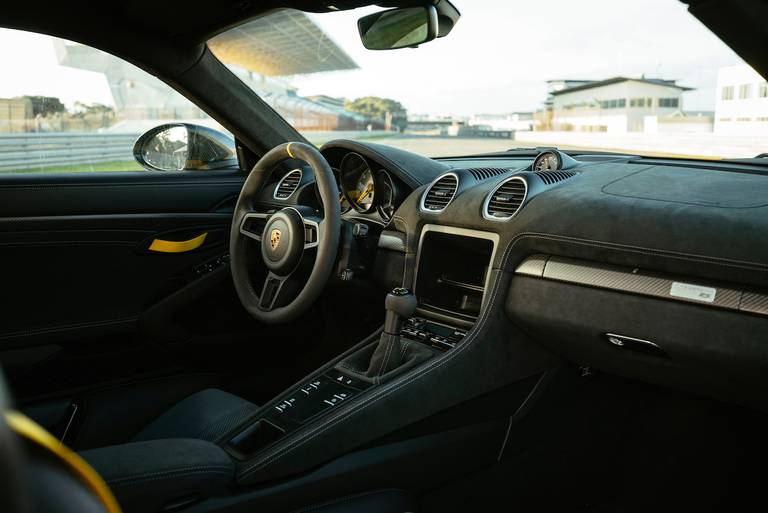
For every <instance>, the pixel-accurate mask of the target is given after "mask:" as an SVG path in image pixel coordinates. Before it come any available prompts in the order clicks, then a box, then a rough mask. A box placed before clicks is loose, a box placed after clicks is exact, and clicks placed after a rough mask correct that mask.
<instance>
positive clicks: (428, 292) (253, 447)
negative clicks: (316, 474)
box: [223, 225, 498, 461]
mask: <svg viewBox="0 0 768 513" xmlns="http://www.w3.org/2000/svg"><path fill="white" fill-rule="evenodd" d="M497 246H498V236H497V235H496V234H493V233H487V232H477V231H472V230H464V229H460V228H452V227H444V226H438V225H427V226H425V227H424V229H423V231H422V234H421V238H420V241H419V246H418V252H417V265H416V272H415V275H414V288H415V294H414V293H413V292H411V291H410V290H409V289H405V288H396V289H394V290H393V291H392V292H390V293H389V294H388V295H387V298H386V301H385V307H386V318H385V323H384V328H383V331H382V332H381V334H380V335H376V336H374V337H371V338H370V339H369V340H367V341H364V342H362V343H361V344H359V345H358V346H357V347H356V348H355V349H353V350H351V351H350V352H349V353H348V354H346V355H344V356H343V357H341V358H340V359H339V360H338V361H335V362H331V363H329V364H328V365H326V366H325V367H324V368H323V369H321V370H320V371H318V372H317V373H316V374H315V375H313V376H311V377H309V378H307V379H306V380H305V381H304V382H302V383H300V384H299V385H298V386H296V387H295V388H292V389H290V390H288V391H287V392H286V393H285V394H283V395H281V396H280V397H279V398H277V399H276V400H275V401H273V402H272V403H269V404H268V405H266V407H265V408H263V409H262V412H261V414H260V416H259V417H258V418H257V419H255V420H254V422H252V423H250V425H248V426H246V427H245V428H244V429H242V430H241V431H240V432H238V433H236V434H235V435H234V436H233V437H232V438H230V439H229V440H228V441H227V442H226V443H225V444H224V445H223V447H224V449H225V450H226V451H227V452H228V453H229V454H230V455H231V456H232V457H234V458H235V459H237V460H241V461H243V460H249V459H251V458H252V457H253V456H254V455H255V454H257V453H259V452H260V451H261V450H262V449H265V448H266V447H268V446H270V445H273V444H274V443H275V442H277V441H279V440H280V439H282V438H283V437H286V436H287V435H289V434H290V433H292V432H294V431H296V430H298V429H300V428H302V427H303V426H306V425H308V424H312V423H319V422H320V421H319V420H318V419H319V418H320V417H323V416H325V415H327V414H328V413H329V412H331V411H332V410H335V409H337V408H339V407H340V406H341V405H342V404H345V403H346V402H348V401H350V400H353V399H356V398H358V397H360V396H361V395H363V394H369V393H371V390H372V389H375V388H376V387H378V386H380V385H383V384H384V383H387V382H389V381H391V380H393V379H395V378H396V377H397V376H400V375H402V374H404V373H406V372H409V371H411V370H413V369H416V368H417V367H420V366H422V365H423V364H425V363H426V362H427V361H429V360H431V359H433V358H437V357H439V356H440V355H441V354H443V353H447V352H450V351H452V350H455V349H456V347H457V346H459V345H460V344H462V341H463V340H464V338H465V337H466V335H467V333H468V331H469V329H471V327H472V326H473V324H474V322H475V321H476V319H477V316H478V315H479V313H480V310H481V307H482V305H483V304H484V301H486V300H487V298H486V296H485V292H486V289H487V285H488V282H489V271H490V268H491V264H492V262H493V258H494V255H495V251H496V247H497Z"/></svg>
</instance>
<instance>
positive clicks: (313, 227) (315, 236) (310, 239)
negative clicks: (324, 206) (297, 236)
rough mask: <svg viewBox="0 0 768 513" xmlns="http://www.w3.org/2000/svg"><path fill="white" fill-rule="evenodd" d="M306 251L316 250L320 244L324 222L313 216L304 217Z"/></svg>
mask: <svg viewBox="0 0 768 513" xmlns="http://www.w3.org/2000/svg"><path fill="white" fill-rule="evenodd" d="M302 221H303V222H304V249H310V248H316V247H317V245H318V244H319V243H320V237H321V234H320V230H321V226H322V222H323V220H322V219H320V218H315V217H311V216H304V217H303V218H302Z"/></svg>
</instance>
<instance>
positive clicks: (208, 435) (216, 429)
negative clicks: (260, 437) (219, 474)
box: [133, 388, 258, 442]
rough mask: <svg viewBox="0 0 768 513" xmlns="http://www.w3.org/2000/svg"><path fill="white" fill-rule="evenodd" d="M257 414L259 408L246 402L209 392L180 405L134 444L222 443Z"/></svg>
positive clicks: (161, 417) (208, 390)
mask: <svg viewBox="0 0 768 513" xmlns="http://www.w3.org/2000/svg"><path fill="white" fill-rule="evenodd" d="M257 410H258V406H256V405H255V404H253V403H251V402H248V401H246V400H245V399H241V398H240V397H237V396H235V395H232V394H229V393H227V392H224V391H223V390H218V389H216V388H208V389H205V390H202V391H200V392H197V393H195V394H192V395H191V396H189V397H187V398H186V399H184V400H182V401H180V402H178V403H177V404H176V405H175V406H173V407H172V408H171V409H170V410H168V411H166V412H165V413H163V414H162V415H160V416H159V417H157V418H156V419H155V420H153V421H152V422H150V423H149V424H147V425H146V426H145V427H144V428H143V429H142V430H141V431H139V433H138V434H137V435H136V436H135V437H134V438H133V441H136V442H138V441H142V440H159V439H162V438H196V439H198V440H207V441H209V442H218V441H219V439H220V438H221V437H223V436H224V435H226V434H227V433H229V432H230V431H231V430H232V429H233V428H234V427H235V426H237V425H238V424H239V423H241V422H243V421H245V420H246V419H248V418H249V417H251V416H252V415H253V414H254V413H255V412H256V411H257Z"/></svg>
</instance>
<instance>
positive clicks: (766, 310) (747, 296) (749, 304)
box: [739, 292, 768, 315]
mask: <svg viewBox="0 0 768 513" xmlns="http://www.w3.org/2000/svg"><path fill="white" fill-rule="evenodd" d="M739 310H743V311H745V312H751V313H756V314H760V315H768V295H766V294H758V293H757V292H744V294H743V295H742V296H741V306H740V308H739Z"/></svg>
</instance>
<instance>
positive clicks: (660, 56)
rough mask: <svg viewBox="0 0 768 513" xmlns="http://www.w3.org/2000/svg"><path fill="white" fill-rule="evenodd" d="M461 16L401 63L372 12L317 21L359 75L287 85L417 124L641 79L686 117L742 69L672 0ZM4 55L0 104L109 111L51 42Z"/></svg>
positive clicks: (507, 5)
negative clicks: (369, 38)
mask: <svg viewBox="0 0 768 513" xmlns="http://www.w3.org/2000/svg"><path fill="white" fill-rule="evenodd" d="M454 4H455V5H456V6H457V7H458V8H459V10H460V11H461V13H462V17H461V19H460V21H459V23H458V24H457V25H456V27H455V28H454V30H453V31H452V32H451V34H449V35H448V37H445V38H441V39H438V40H435V41H432V42H430V43H427V44H424V45H422V46H421V47H420V48H418V49H409V48H406V49H401V50H394V51H378V52H375V51H370V50H366V49H365V48H363V46H362V44H361V43H360V39H359V36H358V34H357V24H356V21H357V18H359V17H360V16H362V15H364V14H366V13H368V12H372V11H373V10H376V9H375V8H368V9H358V10H355V11H348V12H340V13H329V14H321V15H312V17H313V19H314V20H316V22H317V23H318V24H319V25H321V26H322V27H323V29H324V30H325V31H326V33H327V34H329V35H330V37H331V38H332V39H333V40H334V41H335V42H336V43H337V44H339V45H340V46H341V47H342V48H343V49H344V50H345V51H346V52H347V53H348V54H349V55H350V56H351V57H352V58H353V59H354V60H355V61H356V62H357V63H358V65H359V66H360V69H358V70H354V71H345V72H332V73H323V74H314V75H305V76H295V77H290V78H289V79H288V81H289V82H290V83H292V84H294V85H296V86H298V87H299V94H302V95H311V94H327V95H330V96H343V97H347V98H356V97H360V96H368V95H376V96H384V97H389V98H394V99H396V100H398V101H400V102H402V103H403V104H404V105H405V106H406V108H408V110H409V112H413V113H423V114H443V115H459V116H468V115H471V114H475V113H505V112H513V111H531V110H535V109H537V108H539V107H540V106H541V102H542V101H543V100H544V98H545V96H546V84H545V82H546V81H547V80H550V79H563V78H571V79H603V78H609V77H613V76H617V75H621V76H631V77H639V76H641V75H642V74H645V75H646V76H647V77H660V78H666V79H678V80H679V81H680V83H681V84H682V85H686V86H690V87H694V88H696V89H697V90H696V91H693V92H690V93H686V94H685V96H684V104H683V105H684V108H685V109H686V110H713V108H714V101H715V81H716V75H717V68H718V67H721V66H728V65H734V64H740V63H741V62H742V61H741V59H739V57H738V56H736V55H735V54H734V53H733V52H732V51H731V50H730V49H728V47H727V46H725V44H723V43H722V42H721V41H720V40H719V39H717V37H715V36H714V35H713V34H712V33H710V32H709V30H708V29H707V28H706V27H704V26H703V25H701V24H700V23H699V22H698V21H697V20H696V19H695V18H693V17H692V16H691V15H690V14H688V12H687V11H686V9H685V6H684V5H683V4H682V3H680V2H679V1H677V0H642V1H640V0H535V1H534V0H454ZM0 48H2V49H3V50H0V69H2V70H4V72H3V73H2V78H0V98H8V97H13V96H19V95H24V94H27V95H33V94H39V95H50V96H58V97H59V98H61V99H62V101H64V103H66V104H68V105H70V106H71V105H72V104H73V103H74V102H75V101H81V102H84V103H103V104H108V105H109V104H113V102H112V97H111V94H110V91H109V88H108V86H107V82H106V79H105V78H104V76H103V75H101V74H99V73H95V72H89V71H84V70H77V69H72V68H68V67H64V66H59V65H58V63H57V60H56V55H55V51H54V46H53V43H52V40H51V38H49V37H44V36H39V35H35V34H28V33H24V32H18V31H13V30H4V29H0ZM317 53H318V56H319V57H320V58H322V48H318V52H317ZM17 70H18V71H17Z"/></svg>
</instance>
